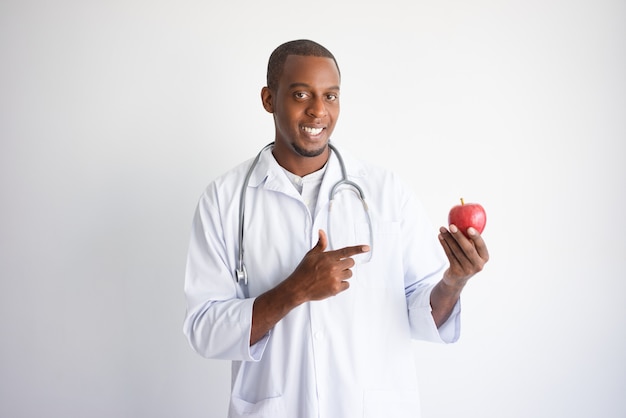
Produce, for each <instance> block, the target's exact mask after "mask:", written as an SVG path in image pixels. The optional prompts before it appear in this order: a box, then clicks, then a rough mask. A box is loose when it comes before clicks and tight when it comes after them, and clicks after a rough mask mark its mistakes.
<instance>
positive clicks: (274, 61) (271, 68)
mask: <svg viewBox="0 0 626 418" xmlns="http://www.w3.org/2000/svg"><path fill="white" fill-rule="evenodd" d="M289 55H300V56H305V57H324V58H331V59H332V60H333V61H334V62H335V65H336V66H337V71H339V65H338V64H337V60H336V59H335V56H334V55H333V54H332V53H331V52H330V51H329V50H328V49H326V48H325V47H324V46H322V45H320V44H318V43H317V42H314V41H310V40H308V39H298V40H295V41H289V42H285V43H284V44H282V45H280V46H279V47H278V48H276V49H275V50H274V52H272V55H270V59H269V62H268V63H267V87H268V88H269V89H271V90H276V88H277V87H278V80H279V79H280V76H281V75H282V73H283V67H284V66H285V61H286V60H287V57H288V56H289ZM339 75H340V76H341V71H339Z"/></svg>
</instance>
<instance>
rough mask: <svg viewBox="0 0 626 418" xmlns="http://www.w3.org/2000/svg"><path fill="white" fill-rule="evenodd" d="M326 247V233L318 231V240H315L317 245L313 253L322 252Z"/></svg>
mask: <svg viewBox="0 0 626 418" xmlns="http://www.w3.org/2000/svg"><path fill="white" fill-rule="evenodd" d="M327 245H328V238H327V237H326V232H324V230H323V229H320V230H319V239H318V240H317V244H315V247H313V250H314V251H318V252H323V251H324V250H325V249H326V246H327Z"/></svg>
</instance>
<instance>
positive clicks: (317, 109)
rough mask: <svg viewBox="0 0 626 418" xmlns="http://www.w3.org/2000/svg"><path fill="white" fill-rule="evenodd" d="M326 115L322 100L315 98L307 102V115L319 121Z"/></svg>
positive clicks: (324, 104)
mask: <svg viewBox="0 0 626 418" xmlns="http://www.w3.org/2000/svg"><path fill="white" fill-rule="evenodd" d="M326 113H327V111H326V103H324V99H323V98H321V97H315V98H313V100H311V101H310V102H309V107H308V109H307V114H308V115H309V116H312V117H314V118H318V119H319V118H322V117H324V116H326Z"/></svg>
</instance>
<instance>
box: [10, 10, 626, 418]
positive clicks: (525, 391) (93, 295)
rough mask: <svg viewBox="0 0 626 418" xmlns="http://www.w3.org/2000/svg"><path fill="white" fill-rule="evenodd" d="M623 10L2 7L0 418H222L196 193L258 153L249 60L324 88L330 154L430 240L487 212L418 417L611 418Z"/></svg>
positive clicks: (432, 351)
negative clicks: (292, 50) (412, 207)
mask: <svg viewBox="0 0 626 418" xmlns="http://www.w3.org/2000/svg"><path fill="white" fill-rule="evenodd" d="M625 23H626V3H625V2H623V1H618V0H614V1H609V0H599V1H598V0H596V1H590V0H589V1H583V0H569V1H565V0H561V1H559V0H541V1H539V0H523V1H522V0H517V1H495V0H482V1H460V0H459V1H452V0H443V1H408V0H406V1H402V0H387V1H381V2H369V1H358V2H357V1H354V2H340V1H336V0H332V1H327V0H320V1H317V2H313V3H309V2H293V1H286V0H281V1H274V2H271V1H266V2H261V1H230V2H217V1H193V0H181V1H165V0H156V1H154V0H153V1H147V0H145V1H142V0H124V1H122V0H108V1H89V0H80V1H79V0H60V1H55V2H49V1H44V0H19V1H18V0H3V1H2V2H1V3H0V140H1V142H0V196H1V197H0V199H1V200H0V203H1V206H0V211H1V216H0V269H1V270H0V274H1V281H0V298H1V299H0V338H1V341H2V342H1V344H0V416H3V417H12V418H19V417H44V416H45V417H92V418H93V417H95V418H98V417H189V418H192V417H206V418H212V417H224V416H225V411H226V406H227V397H228V391H229V384H230V372H229V367H230V366H229V364H228V363H226V362H220V361H215V360H204V359H201V358H200V357H198V356H197V355H195V354H194V353H193V352H192V351H191V349H190V348H189V347H188V346H187V343H186V341H185V340H184V337H183V335H182V331H181V328H182V320H183V316H184V309H185V308H184V300H183V293H182V285H183V273H184V264H185V257H186V250H187V240H188V235H189V226H190V222H191V217H192V214H193V210H194V207H195V204H196V201H197V198H198V197H199V195H200V193H201V191H202V189H203V188H204V187H205V185H206V184H207V183H208V182H209V181H210V180H211V179H213V178H214V177H215V176H217V175H218V174H221V173H222V172H224V171H225V170H227V169H228V168H230V167H232V166H233V165H235V164H237V163H239V162H240V161H242V160H243V159H247V158H250V157H252V156H253V155H254V154H255V153H256V152H257V150H258V149H259V148H260V147H261V146H262V145H264V144H265V143H267V142H269V141H270V140H272V139H273V138H272V137H273V129H272V127H273V125H272V120H271V116H270V115H268V114H267V113H265V111H264V110H263V109H262V107H261V103H260V98H259V97H260V96H259V92H260V89H261V87H262V86H263V85H264V77H265V67H266V62H267V58H268V56H269V54H270V53H271V51H272V50H273V49H274V47H276V46H277V45H278V44H280V43H282V42H284V41H287V40H291V39H297V38H311V39H314V40H317V41H319V42H321V43H322V44H324V45H326V46H327V47H328V48H329V49H331V51H333V52H334V53H335V55H336V57H337V59H338V61H339V65H340V67H341V70H342V75H343V80H342V81H343V84H342V117H341V119H340V122H339V125H338V127H337V129H336V132H335V136H334V140H335V142H336V143H337V144H338V145H340V146H341V147H343V148H344V149H345V150H349V151H350V152H352V153H354V154H357V155H359V156H361V157H362V158H364V159H367V160H370V161H373V162H376V163H377V164H379V165H383V166H387V167H390V168H392V169H394V170H396V171H397V172H399V173H400V174H401V175H402V176H403V177H404V178H405V179H406V180H407V181H408V182H409V183H410V185H411V186H412V187H414V189H415V191H416V193H418V194H419V195H420V196H421V197H422V199H423V200H424V202H425V204H426V207H427V209H428V211H429V213H430V214H431V217H432V219H433V221H434V223H435V225H434V226H439V225H443V224H445V223H446V220H447V213H448V209H449V208H450V207H451V206H452V205H454V204H456V203H457V202H458V199H459V197H464V198H465V199H466V200H467V201H476V202H480V203H482V204H483V206H484V207H485V208H486V210H487V212H488V223H487V228H486V230H485V233H484V237H485V239H486V240H487V242H488V245H489V248H490V251H491V255H492V260H491V261H490V263H489V264H488V266H487V268H486V269H485V271H484V272H483V273H482V274H481V275H480V276H478V277H476V278H475V280H473V281H472V283H471V284H470V285H469V287H468V288H467V289H466V292H465V294H464V299H463V308H464V317H463V326H464V328H463V331H462V338H461V341H460V342H458V343H457V344H454V345H450V346H443V345H432V344H426V343H419V342H417V343H415V356H416V358H417V359H418V365H419V378H420V382H421V386H422V403H423V416H424V417H425V418H440V417H477V418H478V417H480V418H501V417H511V418H517V417H533V418H537V417H546V418H554V417H568V418H578V417H581V418H582V417H603V418H612V417H615V418H617V417H624V416H626V398H625V397H624V387H626V361H625V360H624V353H625V352H626V308H625V307H624V296H623V293H624V290H625V289H626V285H625V284H624V279H626V274H625V273H624V271H625V270H624V269H625V267H626V256H625V254H624V252H625V249H626V248H625V245H624V244H625V238H624V237H625V234H626V223H625V221H624V212H625V211H626V205H625V202H624V200H625V199H624V197H625V196H624V194H625V193H624V191H625V190H626V181H625V180H626V175H625V174H626V173H625V169H624V162H623V161H624V157H625V156H626V150H625V148H626V147H625V142H626V122H625V120H626V119H625V117H626V76H625V75H626V25H625Z"/></svg>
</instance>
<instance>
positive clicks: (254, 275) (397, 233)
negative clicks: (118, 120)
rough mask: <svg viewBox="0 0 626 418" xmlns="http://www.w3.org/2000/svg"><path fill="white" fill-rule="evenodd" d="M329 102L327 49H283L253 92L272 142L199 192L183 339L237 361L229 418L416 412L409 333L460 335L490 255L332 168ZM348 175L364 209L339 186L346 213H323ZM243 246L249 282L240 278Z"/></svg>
mask: <svg viewBox="0 0 626 418" xmlns="http://www.w3.org/2000/svg"><path fill="white" fill-rule="evenodd" d="M339 96H340V72H339V68H338V66H337V63H336V60H335V58H334V57H333V55H332V54H331V53H330V52H329V51H328V50H327V49H326V48H324V47H323V46H321V45H319V44H317V43H315V42H312V41H308V40H299V41H292V42H287V43H285V44H283V45H281V46H279V47H278V48H277V49H276V50H275V51H274V52H273V53H272V55H271V56H270V60H269V65H268V73H267V86H266V87H264V88H263V89H262V91H261V99H262V103H263V107H264V108H265V110H266V111H268V112H269V113H271V114H272V115H273V117H274V124H275V142H274V144H273V146H271V147H270V148H267V149H264V150H263V151H262V152H261V153H260V154H259V156H258V161H256V162H255V163H252V164H251V162H250V161H248V162H246V163H244V164H242V165H240V166H238V167H236V168H235V169H233V170H232V171H230V172H229V173H227V174H225V175H223V176H221V177H220V178H218V179H216V180H215V181H213V182H212V183H211V184H210V185H209V186H208V187H207V189H206V190H205V192H204V194H203V195H202V197H201V198H200V201H199V204H198V208H197V211H196V214H195V218H194V222H193V228H192V236H191V243H190V248H189V257H188V263H187V273H186V278H185V294H186V297H187V302H188V310H187V317H186V320H185V324H184V331H185V334H186V336H187V338H188V339H189V342H190V344H191V345H192V347H193V348H194V350H196V351H197V352H198V353H199V354H200V355H202V356H205V357H209V358H221V359H228V360H232V361H233V362H232V393H231V400H230V406H229V417H242V416H246V417H272V418H279V417H288V418H296V417H297V418H308V417H320V418H326V417H332V418H340V417H341V418H346V417H383V416H385V417H394V418H399V417H417V416H419V399H418V394H417V382H416V377H415V368H414V364H413V351H412V347H411V338H416V339H423V340H428V341H436V342H454V341H456V339H457V338H458V335H459V326H460V325H459V314H460V308H459V297H460V293H461V290H462V289H463V287H464V286H465V284H466V283H467V281H468V280H469V279H470V277H472V276H473V275H474V274H475V273H477V272H478V271H480V270H481V269H482V268H483V266H484V264H485V263H486V262H487V260H488V253H487V248H486V246H485V243H484V241H483V239H482V238H481V237H480V235H479V234H478V233H477V231H475V230H473V229H470V230H469V231H468V233H469V238H466V237H465V236H464V235H463V234H462V232H461V231H459V230H458V228H456V227H455V226H454V225H450V227H449V229H446V228H441V229H440V233H439V242H437V238H436V237H435V235H436V234H435V233H434V232H433V231H432V230H431V228H430V226H429V223H428V222H427V221H426V218H427V217H426V213H425V210H424V208H423V207H422V206H421V205H420V204H419V203H418V202H417V200H416V199H415V197H414V196H413V194H412V193H411V192H409V191H408V190H407V189H406V188H405V187H404V186H403V185H402V183H401V182H400V181H399V180H398V179H397V178H396V177H395V176H394V175H393V174H392V173H390V172H388V171H386V170H383V169H380V168H376V167H373V166H371V165H368V164H366V163H363V162H360V161H358V160H356V159H353V158H349V156H345V157H346V158H345V164H342V163H341V162H342V158H341V154H339V153H338V152H337V151H336V150H335V149H331V148H330V145H329V144H330V142H329V141H330V137H331V134H332V132H333V129H334V127H335V124H336V122H337V118H338V116H339ZM342 170H345V171H346V174H347V178H348V179H349V180H350V181H353V182H354V184H356V185H357V186H358V187H360V188H361V189H362V191H363V194H364V195H365V196H367V199H368V200H367V203H368V207H369V210H368V212H367V213H368V214H366V215H364V209H363V207H362V206H360V205H361V202H360V200H359V198H358V196H357V193H358V190H356V187H354V186H345V185H344V186H341V187H339V189H340V191H339V192H338V193H337V200H338V202H340V205H339V206H342V207H343V209H340V210H339V212H338V213H335V212H333V214H331V212H329V204H330V202H329V199H330V194H331V190H332V188H333V186H334V185H335V184H336V183H337V182H338V181H340V180H342V178H343V176H342ZM248 174H249V178H248V182H247V184H245V183H246V177H247V175H248ZM244 184H245V193H246V194H245V212H244V214H243V222H244V223H243V230H244V232H245V234H244V237H243V248H239V241H238V240H239V234H240V232H239V228H240V226H239V225H240V213H239V205H240V193H241V189H242V187H243V186H244ZM335 205H337V204H336V203H333V209H332V210H333V211H335V210H336V209H335ZM346 209H347V210H346ZM337 217H339V219H338V218H337ZM331 225H332V228H333V229H332V231H328V229H329V228H330V227H331ZM342 240H343V242H344V243H346V244H345V245H341V246H339V245H336V244H335V243H337V242H341V241H342ZM331 244H333V246H332V249H329V246H330V245H331ZM442 248H443V251H442ZM244 250H245V251H244ZM239 251H243V261H244V262H245V267H246V271H247V274H248V281H247V284H246V283H245V280H244V278H243V276H242V277H241V280H240V281H239V282H238V281H237V280H236V278H235V273H234V272H235V270H237V268H239V267H240V266H239V265H238V256H239V254H240V253H239ZM446 256H447V259H448V260H447V262H446V259H445V258H446ZM357 261H358V264H357Z"/></svg>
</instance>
